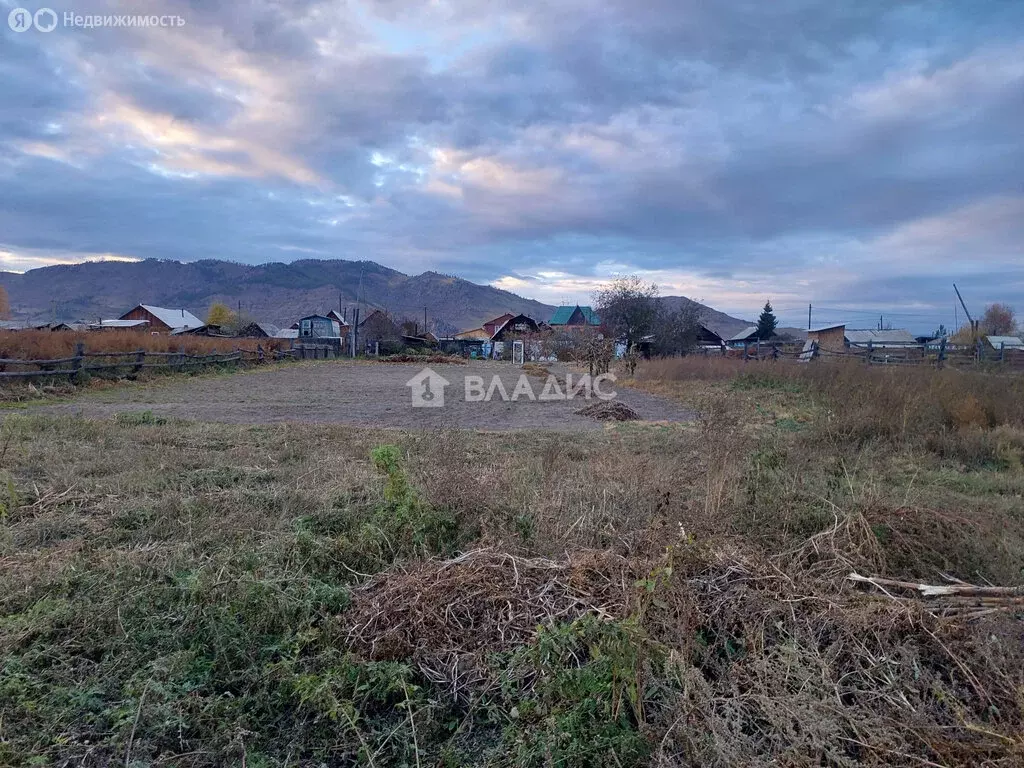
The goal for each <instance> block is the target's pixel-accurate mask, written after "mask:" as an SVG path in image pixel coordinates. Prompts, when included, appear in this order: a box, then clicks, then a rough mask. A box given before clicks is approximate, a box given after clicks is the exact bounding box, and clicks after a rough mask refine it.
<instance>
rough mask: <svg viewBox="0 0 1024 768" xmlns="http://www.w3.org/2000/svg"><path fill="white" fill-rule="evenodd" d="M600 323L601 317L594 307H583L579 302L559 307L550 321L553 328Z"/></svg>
mask: <svg viewBox="0 0 1024 768" xmlns="http://www.w3.org/2000/svg"><path fill="white" fill-rule="evenodd" d="M600 324H601V318H599V317H598V316H597V314H596V313H595V312H594V310H593V309H591V308H590V307H581V306H580V305H579V304H576V305H575V306H571V307H559V308H558V309H556V310H555V314H554V315H552V316H551V320H550V322H549V323H548V325H550V326H551V327H553V328H557V327H561V326H577V325H584V326H585V325H592V326H597V325H600Z"/></svg>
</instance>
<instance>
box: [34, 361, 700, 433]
mask: <svg viewBox="0 0 1024 768" xmlns="http://www.w3.org/2000/svg"><path fill="white" fill-rule="evenodd" d="M420 370H421V368H420V366H417V365H400V364H390V365H389V364H377V363H362V362H356V363H354V362H351V361H317V362H312V361H311V362H307V363H301V364H296V365H287V366H281V367H274V368H266V369H262V370H256V371H250V372H245V373H238V374H231V375H224V376H204V377H197V378H191V379H169V380H167V381H162V382H149V383H146V384H138V385H128V386H123V387H116V388H112V389H108V390H103V391H98V392H87V393H85V394H83V395H81V396H79V397H77V398H75V399H74V400H73V401H71V402H68V403H60V404H55V405H45V406H39V407H36V408H33V409H32V411H34V412H41V413H69V414H79V415H82V416H86V417H90V418H105V417H111V416H113V415H115V414H117V413H119V412H124V411H139V410H149V411H152V412H153V413H154V414H155V415H157V416H165V417H172V418H182V419H193V420H199V421H216V422H225V423H233V424H263V423H273V422H307V423H335V424H355V425H367V426H384V427H402V428H414V429H415V428H426V429H434V428H444V427H449V428H458V429H486V430H514V429H550V430H600V429H603V428H604V425H603V424H602V422H601V421H598V420H596V419H593V418H589V417H587V416H585V415H580V414H577V413H576V411H578V410H580V408H581V407H582V406H585V405H587V404H588V403H593V402H597V401H596V400H595V399H591V400H589V401H588V400H584V399H582V396H577V397H576V398H575V399H573V400H560V401H559V400H556V401H531V400H529V399H528V398H527V397H526V396H525V395H521V396H520V397H518V398H517V399H516V400H514V401H512V400H509V401H505V400H502V399H501V397H500V395H499V394H497V393H496V394H495V395H494V397H493V398H492V400H491V401H489V402H467V401H466V390H465V384H464V382H465V377H466V376H480V377H483V379H484V382H485V386H488V385H489V384H490V382H491V379H492V377H493V376H499V377H500V379H501V382H502V385H503V387H504V389H505V391H506V392H507V394H508V395H509V397H510V398H511V396H512V394H513V392H514V390H515V387H516V383H517V381H518V380H519V376H520V375H521V373H522V370H521V369H520V368H519V367H518V366H512V365H511V364H508V363H498V362H474V363H471V364H469V365H435V366H431V370H432V371H434V372H436V373H437V374H440V375H441V376H442V377H444V378H445V379H446V380H447V381H448V382H450V384H449V385H448V386H447V387H445V388H444V392H445V397H444V407H440V408H414V407H412V395H411V389H410V387H409V386H407V382H408V381H409V380H410V379H411V378H412V377H413V376H415V375H416V374H418V373H419V372H420ZM556 373H559V372H557V371H556ZM559 378H560V379H562V380H563V381H564V372H562V373H559ZM529 382H530V385H531V387H532V392H533V393H534V395H536V396H539V395H540V394H541V391H542V390H543V387H544V379H542V378H538V377H534V376H531V377H529ZM608 389H609V386H608V385H607V384H606V385H605V386H604V387H603V388H602V391H607V390H608ZM611 389H613V390H614V391H615V392H616V393H617V397H616V399H617V400H618V401H620V402H622V403H624V404H625V405H627V406H629V407H630V408H632V409H633V410H634V411H636V413H637V414H638V415H639V417H640V419H641V420H642V421H655V422H677V421H689V420H690V419H691V418H692V416H693V414H692V413H690V412H689V411H687V410H686V409H684V408H682V407H680V406H679V405H677V404H675V403H673V402H671V401H669V400H666V399H664V398H661V397H658V396H656V395H651V394H647V393H645V392H639V391H636V390H631V389H627V388H624V387H622V386H621V385H617V384H614V385H611Z"/></svg>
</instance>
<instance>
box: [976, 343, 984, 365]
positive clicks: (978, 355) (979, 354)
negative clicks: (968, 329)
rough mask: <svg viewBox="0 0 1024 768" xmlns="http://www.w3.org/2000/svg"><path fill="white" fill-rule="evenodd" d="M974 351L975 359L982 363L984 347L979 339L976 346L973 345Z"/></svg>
mask: <svg viewBox="0 0 1024 768" xmlns="http://www.w3.org/2000/svg"><path fill="white" fill-rule="evenodd" d="M975 350H976V351H975V357H976V358H977V360H978V362H979V363H980V362H982V361H983V360H984V359H985V346H984V344H983V343H982V341H981V339H978V340H977V344H976V345H975Z"/></svg>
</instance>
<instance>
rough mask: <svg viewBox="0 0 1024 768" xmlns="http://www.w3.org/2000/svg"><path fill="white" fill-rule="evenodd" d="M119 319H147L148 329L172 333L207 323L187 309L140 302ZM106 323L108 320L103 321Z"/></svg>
mask: <svg viewBox="0 0 1024 768" xmlns="http://www.w3.org/2000/svg"><path fill="white" fill-rule="evenodd" d="M118 320H145V321H146V322H147V323H148V326H147V327H148V329H149V330H150V331H155V332H158V333H170V332H171V331H174V330H178V329H189V328H201V327H202V326H204V325H205V323H204V322H203V321H202V320H200V319H199V318H198V317H196V316H195V315H193V314H192V313H191V312H189V311H188V310H187V309H167V308H165V307H154V306H153V305H152V304H138V305H137V306H135V307H133V308H132V309H129V310H128V311H127V312H125V313H124V314H123V315H121V316H120V317H119V318H118ZM103 322H104V323H105V322H107V321H103Z"/></svg>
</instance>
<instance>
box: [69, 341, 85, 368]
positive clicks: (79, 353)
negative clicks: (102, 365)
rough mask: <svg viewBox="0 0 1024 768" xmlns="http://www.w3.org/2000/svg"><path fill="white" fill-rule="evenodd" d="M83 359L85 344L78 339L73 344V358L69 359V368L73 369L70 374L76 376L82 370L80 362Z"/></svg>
mask: <svg viewBox="0 0 1024 768" xmlns="http://www.w3.org/2000/svg"><path fill="white" fill-rule="evenodd" d="M84 360H85V344H84V343H82V342H81V341H79V342H78V343H77V344H75V359H74V360H72V361H71V368H72V370H73V371H74V373H73V374H72V376H77V375H78V374H79V373H81V371H82V363H83V362H84Z"/></svg>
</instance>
